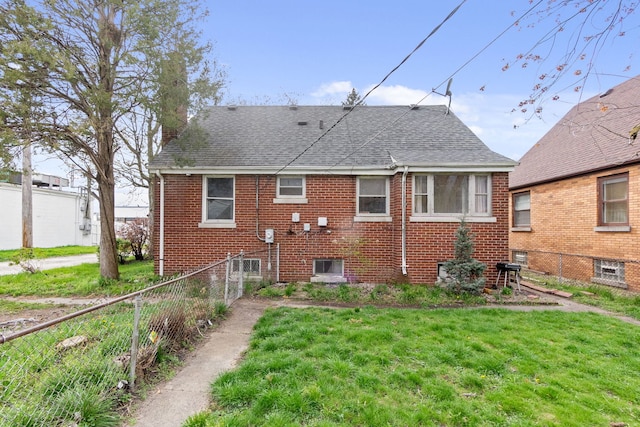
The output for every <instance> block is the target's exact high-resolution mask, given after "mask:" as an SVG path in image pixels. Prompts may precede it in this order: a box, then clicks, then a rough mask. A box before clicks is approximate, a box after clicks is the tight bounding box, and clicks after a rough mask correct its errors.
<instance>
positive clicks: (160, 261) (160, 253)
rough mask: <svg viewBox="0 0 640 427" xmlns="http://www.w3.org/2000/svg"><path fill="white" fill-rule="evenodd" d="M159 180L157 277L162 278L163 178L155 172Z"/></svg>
mask: <svg viewBox="0 0 640 427" xmlns="http://www.w3.org/2000/svg"><path fill="white" fill-rule="evenodd" d="M156 175H157V177H158V178H160V224H159V225H160V227H159V228H160V230H159V240H160V241H159V242H158V246H159V248H158V258H159V260H158V261H159V263H158V275H159V276H164V176H163V175H162V174H161V173H160V172H156Z"/></svg>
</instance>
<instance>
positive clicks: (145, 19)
mask: <svg viewBox="0 0 640 427" xmlns="http://www.w3.org/2000/svg"><path fill="white" fill-rule="evenodd" d="M199 10H200V5H199V3H198V1H191V0H77V1H74V0H58V1H55V2H52V1H36V2H29V3H28V4H27V2H26V1H25V0H2V1H1V2H0V88H1V89H2V90H3V92H4V93H5V95H6V96H4V97H3V98H2V102H3V104H8V105H9V107H10V108H9V110H10V111H18V110H19V109H20V102H19V100H18V99H17V97H16V96H14V95H13V94H12V91H16V90H22V91H27V92H28V93H29V94H30V95H31V96H33V98H34V99H38V100H39V102H40V105H39V108H40V109H41V111H42V113H43V114H39V115H37V117H38V120H37V122H34V123H32V134H33V135H34V140H35V141H36V142H37V143H38V144H40V146H43V147H46V148H47V149H49V150H51V151H52V152H55V153H56V154H58V155H59V156H61V157H63V158H66V159H67V160H68V161H70V162H71V163H73V164H74V165H75V166H76V167H77V168H79V169H80V170H82V171H83V172H84V173H85V174H87V176H90V177H91V179H92V180H93V181H94V182H95V183H96V185H97V197H98V201H99V206H100V226H101V237H100V274H101V276H102V277H105V278H118V276H119V272H118V259H117V248H116V236H115V228H114V206H115V191H114V190H115V183H116V170H115V168H116V162H115V159H116V153H118V152H119V151H124V150H127V148H130V147H128V146H127V144H126V143H125V139H126V136H127V135H126V131H125V129H127V127H129V126H130V123H131V121H132V118H133V117H134V116H135V115H136V114H137V113H139V111H140V108H141V106H147V108H151V107H149V106H148V104H152V102H151V101H150V100H152V99H153V96H154V95H156V94H155V93H153V92H149V88H150V87H153V85H152V84H150V83H149V82H150V81H154V80H158V79H157V73H158V70H159V68H160V64H161V62H162V61H163V60H164V59H165V57H164V55H165V53H166V47H168V46H169V47H170V46H175V43H173V40H174V39H173V37H176V35H177V33H176V29H177V31H179V32H180V34H179V36H180V37H179V38H178V39H177V40H178V41H180V45H184V44H183V42H184V41H185V40H191V42H192V43H195V40H196V38H197V37H196V36H197V33H196V32H194V31H193V28H192V27H191V26H190V23H191V22H193V20H194V19H197V17H198V16H200V13H199ZM194 50H199V51H200V52H202V53H204V52H205V51H206V48H203V49H199V48H198V47H197V46H196V47H194ZM12 117H14V118H15V117H18V116H16V115H14V116H12ZM5 121H6V120H5ZM9 124H10V127H12V128H13V132H14V134H17V133H18V132H19V131H20V129H19V128H20V126H21V125H22V123H21V121H20V120H9ZM6 140H8V139H6Z"/></svg>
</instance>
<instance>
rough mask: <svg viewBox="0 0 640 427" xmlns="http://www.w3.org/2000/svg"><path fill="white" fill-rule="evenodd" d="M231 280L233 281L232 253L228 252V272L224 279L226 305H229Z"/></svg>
mask: <svg viewBox="0 0 640 427" xmlns="http://www.w3.org/2000/svg"><path fill="white" fill-rule="evenodd" d="M229 280H231V252H227V272H226V274H225V277H224V303H225V305H229Z"/></svg>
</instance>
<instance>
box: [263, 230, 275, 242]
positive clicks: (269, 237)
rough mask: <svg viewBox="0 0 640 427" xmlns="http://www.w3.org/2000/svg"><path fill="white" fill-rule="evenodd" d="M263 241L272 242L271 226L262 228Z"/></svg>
mask: <svg viewBox="0 0 640 427" xmlns="http://www.w3.org/2000/svg"><path fill="white" fill-rule="evenodd" d="M264 241H265V243H273V228H267V229H266V230H264Z"/></svg>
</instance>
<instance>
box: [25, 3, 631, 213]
mask: <svg viewBox="0 0 640 427" xmlns="http://www.w3.org/2000/svg"><path fill="white" fill-rule="evenodd" d="M203 1H204V4H205V6H206V7H207V8H208V9H209V12H210V15H209V17H208V18H207V19H206V20H205V21H204V22H202V23H201V25H202V29H203V38H204V39H206V40H210V41H211V42H213V44H214V49H213V57H212V58H211V59H215V60H216V61H217V62H218V64H219V65H221V66H223V67H224V68H225V70H226V72H227V87H226V89H225V96H224V98H223V103H225V104H233V103H236V104H238V103H246V104H275V105H283V104H287V103H288V102H290V101H295V102H296V103H297V104H299V105H340V103H341V102H342V101H343V100H344V99H345V98H346V96H347V93H348V92H349V91H350V90H351V88H355V89H356V90H357V91H358V92H359V93H360V94H361V95H364V94H365V93H367V92H368V91H369V89H371V88H372V87H373V86H374V85H376V84H378V83H380V81H381V80H382V79H383V78H384V77H385V76H386V75H387V74H388V73H389V72H390V71H391V70H392V69H393V68H394V67H396V66H397V65H398V64H400V62H401V61H402V60H403V59H404V58H405V57H406V56H407V55H408V54H409V53H410V52H411V51H413V50H414V48H415V47H416V46H417V45H418V43H420V42H421V41H422V40H423V39H425V37H427V35H428V34H429V33H430V32H431V31H432V30H434V28H436V27H437V25H438V24H440V23H441V22H442V21H443V20H444V19H445V17H446V16H447V15H449V13H450V12H451V11H452V10H453V9H454V8H455V7H456V6H458V5H459V4H460V3H461V0H394V1H390V0H386V1H382V0H366V1H364V0H360V1H354V0H341V1H338V0H322V1H313V0H203ZM549 1H550V0H542V1H540V0H534V1H533V2H530V1H529V0H467V1H466V2H464V3H463V4H462V6H461V7H460V8H459V9H458V11H457V12H456V13H455V15H454V16H453V17H451V19H449V20H448V21H447V22H445V23H444V24H443V25H442V26H441V27H440V29H439V30H438V31H437V32H435V33H434V34H433V36H431V37H430V38H429V39H428V40H427V41H426V42H425V43H424V44H423V45H422V47H421V48H420V49H418V50H417V51H416V52H415V53H414V54H413V55H411V57H410V58H409V59H408V60H407V61H406V62H405V63H404V64H403V65H402V66H401V67H400V68H399V69H398V70H397V71H395V72H394V73H393V74H392V75H391V76H390V77H389V78H388V79H387V80H386V81H385V82H384V84H382V85H381V86H380V87H379V88H378V89H376V90H375V91H374V92H372V93H371V95H370V96H369V97H368V98H367V100H366V103H367V104H368V105H409V104H416V103H418V102H419V101H421V100H422V103H423V104H437V103H445V102H447V99H446V98H445V97H442V96H440V95H437V94H434V93H432V90H433V89H435V90H436V91H437V92H440V93H443V92H444V91H445V88H446V82H447V81H448V79H449V78H450V77H451V76H453V82H452V86H451V92H452V94H453V96H452V104H451V107H452V111H453V112H454V113H455V114H456V115H457V116H458V117H459V118H460V119H461V120H462V121H463V122H464V123H465V124H466V125H467V126H469V127H470V128H471V129H472V130H473V131H474V132H475V133H476V134H477V135H478V136H479V137H480V138H481V139H482V140H483V141H484V142H485V143H486V144H487V145H488V146H489V147H490V148H491V149H493V150H494V151H496V152H498V153H500V154H503V155H505V156H507V157H510V158H512V159H514V160H517V159H519V158H520V157H521V156H522V155H523V154H524V153H525V152H526V151H527V150H528V149H529V148H530V147H531V146H533V144H535V142H536V141H537V140H538V139H540V138H541V137H542V136H543V135H544V134H545V133H546V132H547V131H548V130H549V129H550V128H551V127H552V126H553V125H554V124H555V123H556V122H557V121H558V120H559V119H560V118H561V117H562V116H563V115H564V114H565V113H566V112H567V111H568V110H569V109H570V108H571V107H572V106H573V105H575V103H577V102H578V101H579V100H580V99H587V98H589V97H591V96H593V95H595V94H598V93H602V92H604V91H606V90H607V89H609V88H610V87H612V86H614V85H616V84H618V83H621V82H622V81H624V80H626V79H628V78H631V77H634V76H637V75H639V74H640V58H639V57H640V48H638V47H639V46H640V19H638V13H637V12H636V14H635V15H633V16H631V17H630V18H628V19H626V20H625V21H624V22H623V23H622V24H621V25H619V26H617V27H616V31H615V33H616V34H617V33H619V32H621V31H625V36H624V37H615V38H612V37H609V38H608V39H607V40H604V41H603V43H602V45H601V49H600V50H599V52H598V56H597V58H596V61H595V62H594V64H593V68H592V73H591V74H590V75H589V78H588V80H587V82H586V85H585V86H584V90H583V91H581V92H578V93H576V92H574V91H573V89H572V88H573V87H574V84H573V83H574V82H575V80H576V78H574V77H575V76H573V74H572V73H573V72H574V71H575V70H577V69H580V70H583V71H585V70H586V63H587V62H588V61H589V60H590V59H591V58H592V57H591V56H589V57H588V58H587V59H585V61H582V63H581V64H578V65H577V66H576V67H574V68H572V69H571V72H569V74H568V77H567V78H565V79H563V80H560V81H559V83H558V84H557V85H556V86H554V87H553V88H552V89H551V90H550V91H549V92H548V96H546V97H545V98H544V99H543V100H542V103H541V104H540V105H541V106H542V107H543V113H542V116H541V118H538V117H535V116H533V117H532V115H531V110H532V109H531V108H530V109H529V111H528V112H527V113H525V114H523V113H521V112H519V111H517V112H515V113H512V110H513V109H514V108H515V107H517V105H518V103H519V102H520V101H522V100H524V99H526V98H527V97H528V95H529V94H530V92H531V89H532V87H533V86H534V85H535V84H536V83H538V82H539V79H538V76H539V75H540V74H542V73H545V72H549V70H550V69H551V70H552V69H553V68H554V66H555V65H557V64H560V63H561V62H562V61H561V60H560V59H559V58H560V57H561V56H562V55H563V54H565V53H566V52H567V51H568V47H567V46H570V45H571V43H572V41H575V38H576V34H578V33H577V29H576V24H577V23H578V22H584V20H583V19H581V20H580V21H575V22H574V24H572V25H569V26H567V27H566V28H565V30H564V31H563V32H562V33H560V34H559V36H558V37H557V38H556V40H555V43H554V45H553V49H550V48H549V46H550V44H549V43H547V44H545V45H543V46H542V48H541V49H540V50H539V53H541V54H543V55H544V57H545V59H546V61H545V62H543V63H541V64H540V63H533V62H531V63H529V65H528V66H527V67H526V68H523V67H522V65H523V62H524V61H515V62H514V60H515V59H516V57H517V55H518V54H521V53H522V54H525V53H526V52H527V51H529V49H531V48H532V47H533V46H534V45H535V44H536V43H537V42H538V41H539V40H541V38H543V36H544V35H545V34H546V33H548V32H549V31H550V30H552V29H553V27H554V25H555V22H554V20H553V19H542V20H539V18H537V17H536V16H535V15H531V17H530V18H529V19H527V20H524V21H521V23H520V25H519V26H517V27H513V24H514V22H515V21H516V19H517V17H520V16H521V15H522V14H524V13H525V11H527V10H528V9H529V8H530V7H532V5H535V4H537V3H538V2H540V6H539V7H538V8H537V10H540V9H541V8H543V7H546V5H547V3H548V2H549ZM551 1H552V0H551ZM561 1H568V0H557V1H555V2H553V1H552V3H560V2H561ZM583 1H584V0H582V1H578V0H569V3H571V4H575V3H581V2H583ZM629 1H635V0H629ZM605 4H606V5H607V6H606V7H611V6H615V5H616V2H611V1H607V2H605ZM561 12H562V13H563V14H565V15H566V14H568V13H575V8H572V7H571V6H566V7H564V8H563V9H561ZM605 12H606V11H605ZM602 16H603V15H602V14H600V15H597V14H596V16H595V17H593V18H592V19H591V20H589V21H587V23H586V25H585V27H584V29H583V30H584V33H585V34H586V33H592V32H593V31H594V28H595V29H597V28H598V27H599V26H602V19H600V18H601V17H602ZM503 32H504V34H502V33H503ZM550 34H554V32H553V31H551V33H550ZM494 40H495V41H494ZM506 64H509V69H508V70H506V71H503V70H502V68H503V67H504V66H505V65H506ZM481 88H483V89H484V90H481ZM427 95H428V96H427ZM555 95H558V96H559V99H558V100H557V101H553V100H552V97H553V96H555ZM425 96H427V97H426V98H425ZM423 98H424V100H423ZM35 169H36V170H37V171H38V172H39V173H51V174H53V175H61V174H62V175H65V174H64V173H62V170H61V168H60V166H59V163H57V162H52V161H50V159H48V158H46V157H45V158H44V159H42V160H40V161H37V162H36V164H35ZM117 198H118V203H119V204H131V203H133V204H137V203H144V202H140V201H139V200H140V198H142V199H144V194H142V196H140V192H134V193H133V194H129V191H128V190H122V189H121V190H120V191H119V193H118V194H117Z"/></svg>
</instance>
